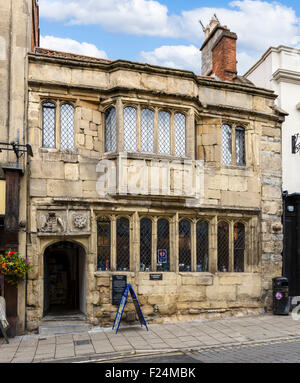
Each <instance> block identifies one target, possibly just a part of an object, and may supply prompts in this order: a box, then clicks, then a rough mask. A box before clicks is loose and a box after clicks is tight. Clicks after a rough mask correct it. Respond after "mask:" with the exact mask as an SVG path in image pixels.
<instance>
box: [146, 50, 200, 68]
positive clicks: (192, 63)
mask: <svg viewBox="0 0 300 383" xmlns="http://www.w3.org/2000/svg"><path fill="white" fill-rule="evenodd" d="M140 56H141V59H142V60H145V61H146V62H147V63H149V64H152V65H160V66H166V67H170V68H177V69H185V70H191V71H193V72H195V73H197V74H199V73H200V72H201V53H200V51H199V48H196V47H195V46H194V45H190V46H186V45H175V46H166V45H164V46H161V47H159V48H156V49H154V50H153V51H151V52H144V51H142V52H141V53H140Z"/></svg>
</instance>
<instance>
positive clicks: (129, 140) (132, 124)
mask: <svg viewBox="0 0 300 383" xmlns="http://www.w3.org/2000/svg"><path fill="white" fill-rule="evenodd" d="M124 150H125V151H136V109H135V108H132V107H131V106H129V107H127V108H125V109H124Z"/></svg>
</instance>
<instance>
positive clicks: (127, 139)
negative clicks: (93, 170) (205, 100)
mask: <svg viewBox="0 0 300 383" xmlns="http://www.w3.org/2000/svg"><path fill="white" fill-rule="evenodd" d="M123 116H124V119H123V127H122V126H121V127H120V129H121V134H120V136H122V137H123V143H122V142H121V143H120V144H121V147H122V148H123V150H124V151H127V152H144V153H157V154H166V155H172V156H177V157H185V156H186V116H185V115H184V114H183V113H174V112H172V111H166V110H159V108H158V107H156V108H155V109H154V110H152V109H150V108H142V107H139V106H126V107H125V108H124V110H123ZM122 130H123V134H122ZM116 150H117V125H116V109H115V108H114V107H112V108H110V109H108V111H107V112H106V113H105V151H106V152H111V151H116ZM119 150H122V149H121V148H119Z"/></svg>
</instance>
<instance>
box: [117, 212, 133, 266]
mask: <svg viewBox="0 0 300 383" xmlns="http://www.w3.org/2000/svg"><path fill="white" fill-rule="evenodd" d="M129 257H130V254H129V220H128V219H127V218H120V219H117V270H119V271H121V270H123V271H129Z"/></svg>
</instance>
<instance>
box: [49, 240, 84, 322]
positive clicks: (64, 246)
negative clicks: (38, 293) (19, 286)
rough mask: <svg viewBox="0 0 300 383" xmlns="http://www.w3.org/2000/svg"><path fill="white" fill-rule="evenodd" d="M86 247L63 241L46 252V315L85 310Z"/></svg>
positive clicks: (78, 312)
mask: <svg viewBox="0 0 300 383" xmlns="http://www.w3.org/2000/svg"><path fill="white" fill-rule="evenodd" d="M85 297H86V288H85V250H84V249H83V247H81V246H80V245H78V244H76V243H73V242H68V241H63V242H57V243H54V244H53V245H50V246H48V247H47V248H46V250H45V253H44V316H45V315H47V314H48V315H49V314H50V315H73V314H74V315H75V314H80V313H84V314H85V312H86V298H85Z"/></svg>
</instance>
